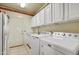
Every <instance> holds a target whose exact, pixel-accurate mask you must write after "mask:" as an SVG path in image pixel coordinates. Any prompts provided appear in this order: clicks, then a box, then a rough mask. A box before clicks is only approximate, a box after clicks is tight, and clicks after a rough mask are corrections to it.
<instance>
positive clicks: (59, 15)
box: [53, 3, 63, 23]
mask: <svg viewBox="0 0 79 59" xmlns="http://www.w3.org/2000/svg"><path fill="white" fill-rule="evenodd" d="M54 10H55V11H54V12H55V14H54V16H55V17H54V20H53V22H54V23H55V22H60V21H63V3H55V4H54Z"/></svg>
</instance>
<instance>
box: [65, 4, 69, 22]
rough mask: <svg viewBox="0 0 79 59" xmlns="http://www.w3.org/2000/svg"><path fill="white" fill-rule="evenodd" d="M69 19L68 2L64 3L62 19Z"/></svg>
mask: <svg viewBox="0 0 79 59" xmlns="http://www.w3.org/2000/svg"><path fill="white" fill-rule="evenodd" d="M68 20H69V3H64V21H68Z"/></svg>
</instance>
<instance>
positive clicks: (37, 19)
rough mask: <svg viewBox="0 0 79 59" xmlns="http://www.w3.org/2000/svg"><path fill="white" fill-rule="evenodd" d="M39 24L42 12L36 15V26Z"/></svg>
mask: <svg viewBox="0 0 79 59" xmlns="http://www.w3.org/2000/svg"><path fill="white" fill-rule="evenodd" d="M39 24H40V13H38V14H37V15H36V26H39Z"/></svg>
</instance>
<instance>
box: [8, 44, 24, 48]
mask: <svg viewBox="0 0 79 59" xmlns="http://www.w3.org/2000/svg"><path fill="white" fill-rule="evenodd" d="M23 45H24V44H21V45H16V46H11V47H9V48H14V47H19V46H23Z"/></svg>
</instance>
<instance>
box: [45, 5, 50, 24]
mask: <svg viewBox="0 0 79 59" xmlns="http://www.w3.org/2000/svg"><path fill="white" fill-rule="evenodd" d="M44 11H45V24H50V23H51V4H49V5H47V6H46V7H45V9H44Z"/></svg>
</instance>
